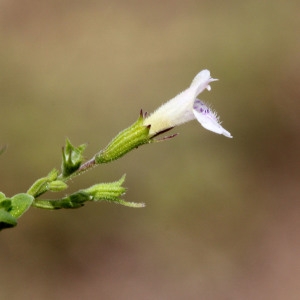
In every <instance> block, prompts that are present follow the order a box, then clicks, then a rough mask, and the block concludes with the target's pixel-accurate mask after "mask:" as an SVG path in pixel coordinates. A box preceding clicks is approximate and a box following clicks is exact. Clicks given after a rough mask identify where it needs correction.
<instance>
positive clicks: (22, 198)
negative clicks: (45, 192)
mask: <svg viewBox="0 0 300 300" xmlns="http://www.w3.org/2000/svg"><path fill="white" fill-rule="evenodd" d="M10 200H11V205H12V207H11V210H10V214H11V215H12V216H13V217H15V218H19V217H20V216H21V215H22V214H23V213H24V212H25V211H26V210H27V209H28V208H29V207H30V206H31V204H32V202H33V200H34V198H33V196H31V195H28V194H25V193H22V194H17V195H15V196H13V197H12V198H10Z"/></svg>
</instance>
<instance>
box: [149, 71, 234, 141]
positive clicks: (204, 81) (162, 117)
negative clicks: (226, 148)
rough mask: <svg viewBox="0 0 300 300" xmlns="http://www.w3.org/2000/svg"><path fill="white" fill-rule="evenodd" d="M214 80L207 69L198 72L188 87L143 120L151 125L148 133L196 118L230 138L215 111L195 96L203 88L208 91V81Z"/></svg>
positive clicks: (202, 123) (203, 124)
mask: <svg viewBox="0 0 300 300" xmlns="http://www.w3.org/2000/svg"><path fill="white" fill-rule="evenodd" d="M216 80H218V79H213V78H211V77H210V72H209V71H208V70H202V71H201V72H200V73H198V74H197V76H196V77H195V78H194V80H193V82H192V84H191V85H190V87H189V88H187V89H186V90H184V91H183V92H181V93H180V94H178V95H177V96H176V97H174V98H173V99H171V100H170V101H168V102H166V103H165V104H163V105H162V106H161V107H159V108H158V109H157V110H156V111H155V112H154V113H152V114H151V115H150V116H148V117H147V118H146V119H145V120H144V125H146V126H148V125H151V127H150V135H155V134H158V133H159V132H162V131H165V130H168V129H170V128H172V127H174V126H177V125H180V124H183V123H186V122H189V121H192V120H194V119H197V120H198V121H199V123H200V124H201V125H202V126H203V127H204V128H205V129H208V130H210V131H213V132H215V133H218V134H223V135H225V136H226V137H229V138H231V137H232V136H231V134H230V133H229V132H228V131H227V130H225V129H224V128H223V127H222V126H221V124H220V121H219V117H218V116H217V114H216V112H215V111H213V110H212V109H211V108H210V107H209V106H207V105H206V104H205V103H204V102H203V101H201V100H199V99H197V98H196V97H197V96H198V95H199V94H200V93H201V92H203V91H204V90H205V89H207V90H208V91H210V90H211V87H210V85H209V83H210V82H212V81H216Z"/></svg>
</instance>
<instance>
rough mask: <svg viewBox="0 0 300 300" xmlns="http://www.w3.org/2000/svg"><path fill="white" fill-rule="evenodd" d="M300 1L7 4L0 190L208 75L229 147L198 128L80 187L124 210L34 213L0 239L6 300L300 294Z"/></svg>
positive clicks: (104, 138) (0, 13) (103, 139)
mask: <svg viewBox="0 0 300 300" xmlns="http://www.w3.org/2000/svg"><path fill="white" fill-rule="evenodd" d="M299 28H300V19H299V3H298V1H296V0H290V1H283V0H272V1H271V0H269V1H258V0H254V1H252V0H251V1H250V0H246V1H236V0H232V1H192V0H186V1H178V0H175V1H171V0H166V1H158V0H154V1H121V0H119V1H92V0H85V1H82V0H81V1H80V0H77V1H69V0H65V1H58V0H49V1H37V0H25V1H20V0H19V1H18V0H1V1H0V46H1V47H0V104H1V106H0V116H1V117H0V126H1V131H0V132H1V134H0V144H8V149H7V151H6V153H5V154H4V155H2V156H1V157H0V164H1V172H0V183H1V185H0V187H1V191H2V192H4V193H5V194H6V195H7V196H12V195H13V194H15V193H19V192H24V191H26V190H27V189H28V187H29V186H30V185H31V184H32V183H33V182H34V181H35V180H36V179H37V178H39V177H42V176H44V175H46V174H47V173H48V172H49V171H50V170H51V169H52V168H53V167H57V168H59V167H60V155H61V147H62V146H63V145H64V141H65V138H66V137H68V138H70V140H71V141H72V142H73V143H74V144H76V145H79V144H82V143H86V142H87V143H88V145H89V146H88V148H87V150H86V156H87V158H89V157H91V156H92V155H93V154H94V153H96V152H97V151H98V150H100V149H102V148H103V147H104V146H105V145H106V144H107V142H108V141H109V140H110V139H111V138H112V137H114V136H115V135H116V134H117V133H118V131H120V130H122V129H124V128H125V127H127V126H128V125H130V124H131V123H133V122H134V121H135V120H136V118H137V117H138V114H139V111H140V109H141V108H142V109H143V110H144V111H148V112H151V111H153V110H154V109H155V108H156V107H158V106H159V105H160V104H161V103H163V102H165V101H167V100H168V99H170V98H172V97H174V96H175V95H176V94H177V93H179V92H180V91H182V90H184V89H185V88H186V87H187V86H188V85H189V84H190V82H191V80H192V79H193V77H194V76H195V75H196V74H197V73H198V72H199V71H200V70H202V69H204V68H208V69H209V70H210V71H211V74H212V77H214V78H219V81H218V82H215V83H213V84H212V91H211V92H208V91H206V92H204V93H203V94H202V95H201V99H203V100H206V101H207V102H209V103H211V104H212V106H213V107H214V108H215V109H216V110H217V112H218V113H219V115H220V116H221V120H222V121H223V123H222V125H223V126H224V127H225V128H226V129H227V130H228V131H230V132H231V133H232V135H233V136H234V138H233V139H227V138H225V137H223V136H219V135H217V134H214V133H211V132H208V131H206V130H204V129H203V128H202V127H201V126H200V125H199V124H198V123H197V122H190V123H188V124H186V125H184V126H181V127H178V128H175V130H173V131H174V132H178V133H180V134H179V136H178V137H176V138H175V139H172V140H170V141H167V142H164V143H157V144H153V145H149V146H143V147H141V148H139V149H138V150H135V151H133V152H131V153H129V154H128V155H126V156H125V157H124V158H122V159H121V160H118V161H115V162H113V163H111V164H108V165H103V166H100V167H98V168H96V169H93V170H92V171H90V172H89V173H87V174H84V175H83V176H80V177H79V178H76V179H75V180H73V182H72V183H71V186H70V191H73V190H77V189H79V188H84V187H88V186H90V185H92V184H94V183H97V182H106V181H114V180H117V179H119V178H120V177H121V176H122V175H123V174H124V173H126V174H127V179H126V182H125V185H126V187H128V192H127V194H126V196H125V197H126V200H128V201H135V202H146V204H147V207H146V208H144V209H130V208H126V207H122V206H118V205H114V204H109V203H104V202H103V203H98V204H97V203H88V204H87V205H86V206H84V207H83V208H81V209H78V210H65V211H55V212H51V211H44V210H38V209H31V210H29V211H28V212H27V213H26V214H25V215H24V216H23V217H22V218H21V219H20V220H19V224H18V226H17V227H16V228H14V229H9V230H5V231H2V232H1V234H0V251H1V257H0V298H1V299H209V300H210V299H246V300H247V299H299V298H300V285H299V282H300V254H299V253H300V237H299V233H300V227H299V226H300V218H299V215H300V184H299V180H300V171H299V168H300V159H299V150H300V139H299V132H300V120H299V114H300V105H299V97H300V82H299V78H300V75H299V72H300V36H299Z"/></svg>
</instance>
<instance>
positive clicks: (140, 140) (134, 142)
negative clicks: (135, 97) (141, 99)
mask: <svg viewBox="0 0 300 300" xmlns="http://www.w3.org/2000/svg"><path fill="white" fill-rule="evenodd" d="M143 122H144V116H143V113H142V112H141V114H140V117H139V118H138V120H137V121H136V122H135V123H134V124H132V125H131V126H130V127H128V128H126V129H124V130H123V131H121V132H120V133H119V134H118V135H117V136H116V137H115V138H114V139H113V140H112V141H111V142H110V143H109V144H108V145H107V147H106V148H105V149H104V150H102V151H100V152H99V153H97V154H96V155H95V163H96V164H102V163H108V162H111V161H112V160H116V159H118V158H120V157H122V156H123V155H125V154H126V153H128V152H129V151H131V150H133V149H135V148H138V147H139V146H141V145H144V144H148V143H151V142H152V140H151V136H150V135H149V130H150V126H145V125H143Z"/></svg>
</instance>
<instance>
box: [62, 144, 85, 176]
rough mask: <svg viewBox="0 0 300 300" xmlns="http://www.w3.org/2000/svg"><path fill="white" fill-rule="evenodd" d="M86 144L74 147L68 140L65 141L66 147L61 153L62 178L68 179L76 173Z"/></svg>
mask: <svg viewBox="0 0 300 300" xmlns="http://www.w3.org/2000/svg"><path fill="white" fill-rule="evenodd" d="M85 148H86V144H83V145H80V146H78V147H74V146H73V145H72V144H71V142H70V140H69V139H66V145H65V147H64V148H63V151H62V166H61V169H62V174H63V177H68V176H70V175H71V174H73V173H74V172H75V171H77V170H78V169H79V167H80V165H81V164H82V162H83V160H84V157H83V152H84V150H85Z"/></svg>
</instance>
